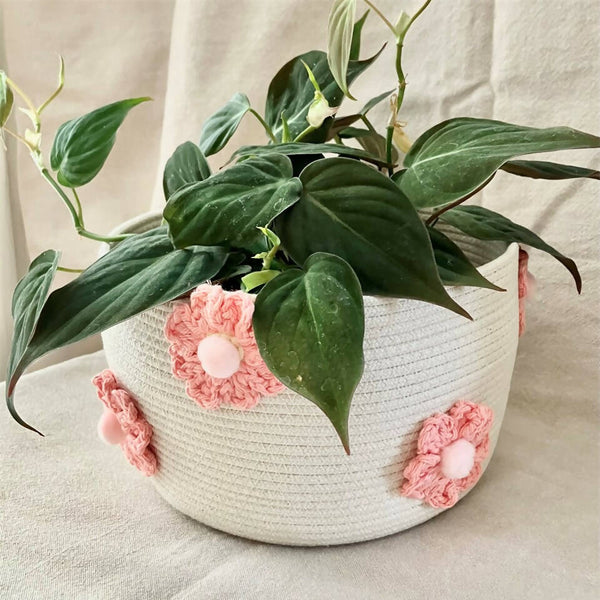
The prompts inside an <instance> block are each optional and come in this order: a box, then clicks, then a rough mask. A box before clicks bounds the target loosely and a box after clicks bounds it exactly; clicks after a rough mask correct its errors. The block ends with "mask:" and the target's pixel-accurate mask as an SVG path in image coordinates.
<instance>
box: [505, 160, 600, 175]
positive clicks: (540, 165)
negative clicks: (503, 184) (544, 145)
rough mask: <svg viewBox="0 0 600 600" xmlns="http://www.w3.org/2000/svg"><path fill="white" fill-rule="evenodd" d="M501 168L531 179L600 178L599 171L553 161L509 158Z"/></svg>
mask: <svg viewBox="0 0 600 600" xmlns="http://www.w3.org/2000/svg"><path fill="white" fill-rule="evenodd" d="M501 168H502V170H503V171H506V172H507V173H511V174H512V175H519V176H520V177H531V178H532V179H554V180H559V179H577V178H579V177H583V178H587V179H600V171H596V170H595V169H586V168H583V167H574V166H571V165H560V164H558V163H553V162H543V161H538V160H511V161H510V162H507V163H505V164H504V165H502V167H501Z"/></svg>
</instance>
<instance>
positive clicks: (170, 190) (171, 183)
mask: <svg viewBox="0 0 600 600" xmlns="http://www.w3.org/2000/svg"><path fill="white" fill-rule="evenodd" d="M210 175H211V173H210V167H209V166H208V163H207V162H206V158H205V157H204V154H202V150H200V148H198V146H196V144H193V143H192V142H184V143H183V144H181V145H180V146H177V148H176V149H175V152H173V154H172V155H171V158H169V160H168V161H167V164H166V165H165V171H164V175H163V191H164V193H165V199H166V200H168V199H169V197H170V196H172V195H173V194H174V193H175V192H176V191H178V190H180V189H181V188H183V187H185V186H187V185H189V184H191V183H197V182H198V181H204V180H205V179H208V178H209V177H210Z"/></svg>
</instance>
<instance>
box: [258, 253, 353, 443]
mask: <svg viewBox="0 0 600 600" xmlns="http://www.w3.org/2000/svg"><path fill="white" fill-rule="evenodd" d="M303 269H304V270H302V271H301V270H300V269H289V270H287V271H284V272H283V273H281V274H280V275H278V276H277V277H276V278H275V279H273V280H272V281H270V282H269V283H268V284H267V285H266V286H265V287H264V288H263V289H262V290H261V291H260V293H259V294H258V296H257V298H256V305H255V308H254V317H253V326H254V334H255V336H256V342H257V344H258V348H259V350H260V353H261V356H262V357H263V359H264V361H265V363H266V364H267V366H268V367H269V369H270V370H271V371H272V372H273V374H274V375H275V376H276V377H277V378H278V379H279V380H280V381H281V382H283V383H284V384H285V385H286V386H287V387H289V388H290V389H292V390H294V391H295V392H297V393H298V394H301V395H302V396H304V397H305V398H308V399H309V400H311V401H312V402H314V403H315V404H316V405H317V406H318V407H319V408H320V409H321V410H322V411H323V412H324V413H325V414H326V415H327V417H328V418H329V420H330V421H331V423H332V425H333V426H334V427H335V430H336V431H337V433H338V435H339V437H340V439H341V441H342V443H343V445H344V448H345V449H346V452H348V453H349V452H350V450H349V441H348V415H349V412H350V403H351V401H352V396H353V395H354V390H355V389H356V386H357V385H358V382H359V381H360V378H361V376H362V371H363V337H364V311H363V299H362V294H361V290H360V284H359V282H358V279H357V277H356V275H355V274H354V272H353V271H352V269H351V267H350V266H349V265H348V263H346V262H345V261H344V260H342V259H341V258H339V257H337V256H333V255H331V254H325V253H317V254H313V255H312V256H310V257H309V258H308V259H307V261H306V262H305V264H304V268H303Z"/></svg>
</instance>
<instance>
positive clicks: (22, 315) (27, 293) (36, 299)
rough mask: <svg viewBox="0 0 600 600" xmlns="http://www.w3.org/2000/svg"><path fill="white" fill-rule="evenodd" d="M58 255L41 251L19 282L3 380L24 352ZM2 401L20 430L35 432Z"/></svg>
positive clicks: (16, 289) (48, 286)
mask: <svg viewBox="0 0 600 600" xmlns="http://www.w3.org/2000/svg"><path fill="white" fill-rule="evenodd" d="M59 256H60V254H59V253H58V252H57V251H56V250H46V251H45V252H42V253H41V254H40V255H39V256H38V257H37V258H36V259H35V260H34V261H33V262H32V263H31V265H30V266H29V271H28V272H27V274H26V275H25V277H23V279H21V281H19V283H18V284H17V287H16V288H15V291H14V293H13V298H12V317H13V321H14V331H13V337H12V343H11V348H10V356H9V358H8V371H7V374H6V381H10V380H11V379H12V377H13V375H14V373H15V372H16V370H17V367H18V365H19V363H20V362H21V359H22V358H23V355H24V354H25V352H26V350H27V345H28V344H29V342H30V340H31V338H32V337H33V332H34V331H35V328H36V325H37V322H38V319H39V318H40V313H41V312H42V307H43V306H44V302H45V301H46V298H47V296H48V292H49V291H50V286H51V285H52V281H53V280H54V274H55V273H56V268H57V266H58V259H59ZM6 402H7V406H8V410H9V412H10V414H11V415H12V417H13V418H14V419H15V420H16V421H17V422H18V423H19V424H20V425H22V426H23V427H26V428H27V429H31V430H32V431H36V432H37V433H39V431H37V430H36V429H34V428H33V427H31V426H30V425H27V423H25V422H24V421H23V420H22V419H21V417H19V415H18V414H17V412H16V411H15V408H14V403H13V401H12V398H11V397H9V396H8V395H7V397H6Z"/></svg>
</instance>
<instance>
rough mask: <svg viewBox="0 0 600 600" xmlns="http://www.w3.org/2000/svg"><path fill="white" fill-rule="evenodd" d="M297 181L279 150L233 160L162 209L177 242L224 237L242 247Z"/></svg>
mask: <svg viewBox="0 0 600 600" xmlns="http://www.w3.org/2000/svg"><path fill="white" fill-rule="evenodd" d="M301 190H302V185H301V184H300V181H299V180H298V179H297V178H295V177H293V174H292V163H291V162H290V159H289V158H288V157H287V156H283V155H282V154H269V155H267V156H259V157H256V158H251V159H248V160H246V161H244V162H241V163H238V164H236V165H234V166H233V167H230V168H229V169H227V170H225V171H222V172H220V173H217V174H216V175H213V176H212V177H211V178H210V179H206V180H205V181H201V182H199V183H196V184H194V185H191V186H188V187H186V188H184V189H183V190H181V191H180V192H177V193H176V194H175V195H174V196H171V198H170V199H169V201H168V202H167V206H166V207H165V210H164V218H165V219H166V221H167V223H168V224H169V232H170V235H171V238H172V240H173V243H174V245H175V247H176V248H185V247H186V246H191V245H193V244H202V245H209V246H210V245H214V244H224V243H229V244H231V245H233V246H237V247H247V246H248V245H250V244H252V243H253V242H256V240H257V239H259V238H260V237H262V234H261V232H260V231H259V230H258V229H257V227H258V226H264V227H266V226H267V225H269V223H270V222H271V221H272V220H273V219H274V218H275V217H276V216H277V215H279V214H280V213H281V212H282V211H284V210H286V209H287V208H288V207H290V206H291V205H292V204H293V203H294V202H297V200H298V198H299V197H300V192H301Z"/></svg>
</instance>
